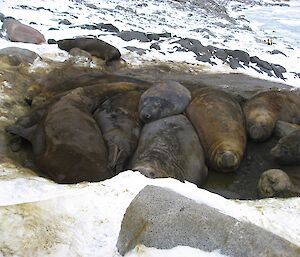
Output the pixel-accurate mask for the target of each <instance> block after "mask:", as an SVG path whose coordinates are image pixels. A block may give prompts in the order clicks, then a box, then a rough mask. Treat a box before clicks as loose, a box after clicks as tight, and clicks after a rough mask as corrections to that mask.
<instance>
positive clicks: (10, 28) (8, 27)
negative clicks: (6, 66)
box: [2, 18, 45, 44]
mask: <svg viewBox="0 0 300 257" xmlns="http://www.w3.org/2000/svg"><path fill="white" fill-rule="evenodd" d="M2 30H4V31H6V36H7V38H8V39H9V40H10V41H12V42H23V43H32V44H41V43H44V42H45V37H44V36H43V34H42V33H40V32H39V31H37V30H36V29H34V28H32V27H30V26H28V25H25V24H23V23H21V22H19V21H17V20H16V19H14V18H6V19H5V20H4V22H3V25H2Z"/></svg>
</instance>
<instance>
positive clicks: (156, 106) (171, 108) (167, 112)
mask: <svg viewBox="0 0 300 257" xmlns="http://www.w3.org/2000/svg"><path fill="white" fill-rule="evenodd" d="M190 101H191V93H190V91H189V90H188V89H187V88H185V87H184V86H182V85H181V84H179V83H178V82H176V81H171V80H169V81H164V82H160V83H157V84H156V85H153V86H152V87H150V88H149V89H148V90H146V91H145V92H144V93H143V94H142V96H141V99H140V103H139V114H140V118H141V120H143V121H144V122H150V121H154V120H158V119H160V118H164V117H167V116H172V115H176V114H180V113H182V112H183V111H184V110H185V108H186V106H187V105H188V104H189V102H190Z"/></svg>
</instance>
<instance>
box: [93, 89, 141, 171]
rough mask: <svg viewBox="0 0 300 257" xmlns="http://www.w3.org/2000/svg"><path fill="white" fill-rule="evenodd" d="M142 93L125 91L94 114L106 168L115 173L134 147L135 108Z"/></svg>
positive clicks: (136, 130) (137, 130)
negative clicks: (107, 164)
mask: <svg viewBox="0 0 300 257" xmlns="http://www.w3.org/2000/svg"><path fill="white" fill-rule="evenodd" d="M141 94H142V92H139V91H129V92H125V93H123V94H120V95H116V96H114V97H112V98H110V99H108V100H106V101H105V102H104V103H103V104H102V105H101V106H100V107H99V108H98V109H97V110H96V111H95V112H94V118H95V120H96V122H97V123H98V125H99V127H100V129H101V131H102V134H103V138H104V141H105V142H106V144H107V148H108V163H109V166H110V167H111V168H112V169H113V170H114V171H115V173H119V172H120V171H122V170H123V169H124V165H125V163H126V161H127V160H128V158H129V157H131V156H132V154H133V153H134V151H135V149H136V146H137V144H138V139H139V135H140V130H141V123H140V120H139V116H138V104H139V100H140V97H141Z"/></svg>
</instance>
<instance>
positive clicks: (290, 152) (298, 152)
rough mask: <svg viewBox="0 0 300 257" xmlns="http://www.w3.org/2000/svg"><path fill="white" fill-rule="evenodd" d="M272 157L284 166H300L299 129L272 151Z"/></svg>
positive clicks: (280, 140)
mask: <svg viewBox="0 0 300 257" xmlns="http://www.w3.org/2000/svg"><path fill="white" fill-rule="evenodd" d="M271 155H272V156H273V157H274V158H275V160H276V161H277V162H279V163H281V164H284V165H299V164H300V129H297V130H295V131H293V132H291V133H290V134H288V135H287V136H285V137H282V138H281V139H279V141H278V143H277V144H276V145H275V146H274V147H273V148H272V149H271Z"/></svg>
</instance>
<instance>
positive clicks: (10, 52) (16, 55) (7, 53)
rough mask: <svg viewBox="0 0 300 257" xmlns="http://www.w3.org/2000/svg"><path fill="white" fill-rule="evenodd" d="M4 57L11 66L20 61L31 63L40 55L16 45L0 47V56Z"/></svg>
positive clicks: (18, 63)
mask: <svg viewBox="0 0 300 257" xmlns="http://www.w3.org/2000/svg"><path fill="white" fill-rule="evenodd" d="M2 57H6V58H8V60H9V62H10V64H11V65H13V66H18V65H20V64H21V63H27V64H28V63H33V62H34V61H35V60H36V59H37V58H39V59H41V57H40V56H39V55H38V54H37V53H35V52H33V51H30V50H28V49H23V48H18V47H7V48H3V49H0V58H2Z"/></svg>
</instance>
